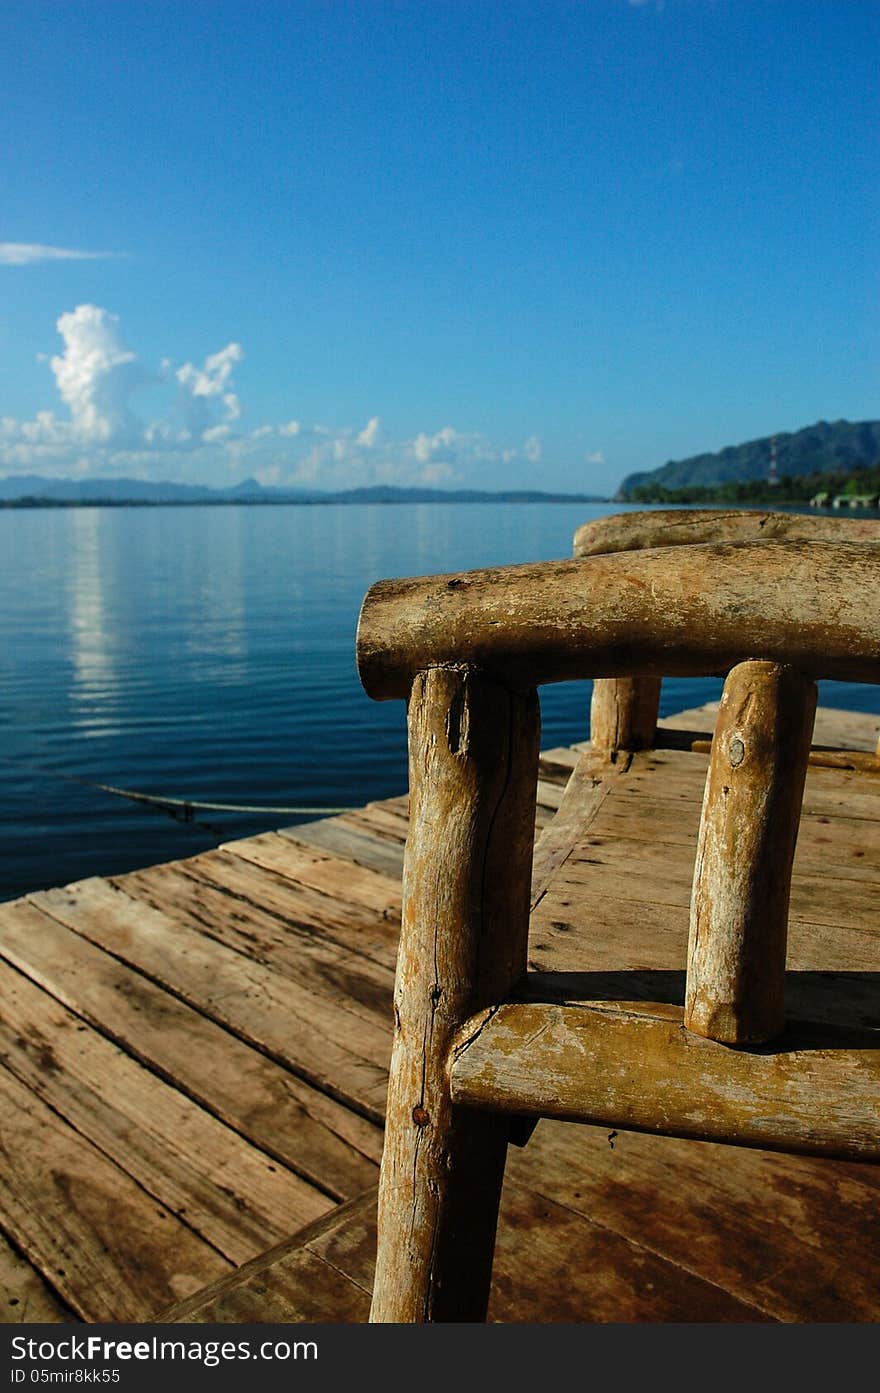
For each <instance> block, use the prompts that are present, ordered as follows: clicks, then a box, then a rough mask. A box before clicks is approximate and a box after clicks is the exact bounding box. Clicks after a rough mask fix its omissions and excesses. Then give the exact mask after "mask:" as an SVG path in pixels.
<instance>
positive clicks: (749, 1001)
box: [684, 661, 816, 1045]
mask: <svg viewBox="0 0 880 1393" xmlns="http://www.w3.org/2000/svg"><path fill="white" fill-rule="evenodd" d="M815 711H816V684H815V682H812V681H810V680H809V679H808V678H804V677H802V676H801V674H800V673H798V672H796V671H795V670H794V669H793V668H789V667H783V666H780V665H779V664H777V663H765V662H756V661H753V662H747V663H740V664H738V665H737V667H735V668H733V670H732V671H731V672H730V673H729V675H728V677H727V681H726V682H725V684H724V693H723V695H722V697H721V708H720V710H719V713H718V722H717V725H716V727H715V735H714V738H713V741H712V755H711V758H710V761H709V774H708V778H707V780H706V792H705V797H704V800H703V812H702V818H701V821H700V831H699V836H698V838H697V853H696V861H695V866H694V879H693V892H692V896H691V908H690V934H689V939H688V963H687V987H686V993H685V1009H684V1023H685V1027H686V1028H687V1029H688V1030H692V1031H694V1032H695V1033H696V1034H698V1035H704V1036H706V1037H707V1039H710V1040H723V1041H725V1042H726V1043H727V1044H732V1045H742V1044H749V1043H757V1042H760V1041H765V1040H772V1039H773V1037H774V1036H775V1035H778V1034H779V1033H780V1031H781V1030H782V1028H783V1026H784V1024H785V985H784V983H785V952H786V946H787V941H788V906H789V898H790V892H791V873H792V866H793V863H794V852H795V845H796V843H797V835H798V824H799V821H800V813H801V801H802V799H803V792H804V782H805V779H806V773H807V758H808V755H809V751H810V737H811V735H812V733H813V717H814V715H815Z"/></svg>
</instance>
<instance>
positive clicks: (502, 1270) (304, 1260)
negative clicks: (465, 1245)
mask: <svg viewBox="0 0 880 1393" xmlns="http://www.w3.org/2000/svg"><path fill="white" fill-rule="evenodd" d="M375 1209H376V1201H375V1196H370V1197H369V1198H365V1199H363V1200H362V1201H360V1202H355V1203H353V1204H351V1205H346V1206H343V1207H342V1208H340V1209H339V1210H337V1211H336V1213H335V1214H334V1215H332V1216H329V1217H328V1219H327V1220H325V1221H323V1222H322V1223H321V1224H320V1225H319V1226H318V1225H316V1226H315V1229H314V1230H312V1231H307V1232H305V1233H303V1234H302V1235H298V1237H297V1239H295V1240H293V1241H292V1242H290V1243H288V1244H285V1245H282V1246H281V1247H279V1248H278V1249H276V1250H275V1251H274V1252H272V1253H269V1254H266V1255H265V1256H264V1257H263V1258H261V1259H259V1260H258V1261H257V1262H255V1263H252V1264H250V1265H249V1267H248V1268H247V1269H242V1271H241V1272H238V1273H235V1274H234V1275H232V1276H229V1277H226V1278H223V1279H221V1280H219V1281H217V1282H215V1283H213V1284H212V1286H211V1287H209V1288H208V1289H207V1290H206V1291H205V1292H203V1293H199V1294H198V1295H197V1296H195V1297H192V1298H190V1299H189V1300H187V1301H184V1302H181V1303H179V1304H178V1305H177V1306H176V1307H174V1308H172V1310H171V1311H170V1312H166V1313H165V1316H164V1318H165V1319H168V1320H181V1321H183V1320H185V1321H190V1322H193V1323H197V1324H198V1323H215V1322H216V1323H224V1322H240V1321H254V1322H260V1321H262V1322H267V1321H280V1322H288V1321H298V1320H304V1319H306V1320H313V1321H318V1322H321V1321H337V1320H342V1321H347V1320H356V1321H363V1320H366V1318H367V1314H368V1310H369V1291H370V1288H371V1285H372V1277H373V1258H374V1254H375ZM319 1263H323V1266H319V1265H318V1264H319ZM327 1272H332V1273H333V1274H335V1277H336V1281H335V1282H334V1283H333V1285H332V1286H330V1287H329V1289H326V1290H321V1289H320V1288H319V1287H318V1286H317V1281H320V1280H321V1279H322V1278H325V1274H326V1273H327ZM310 1277H314V1278H315V1279H317V1281H315V1282H314V1283H313V1285H312V1286H311V1287H309V1286H308V1279H309V1278H310ZM340 1279H342V1282H343V1286H342V1288H341V1290H342V1293H343V1295H344V1305H343V1306H342V1307H341V1308H340V1302H339V1294H340ZM304 1288H305V1290H304ZM488 1318H489V1320H490V1321H495V1322H505V1321H523V1320H526V1321H528V1320H536V1321H542V1322H545V1323H546V1322H551V1321H555V1322H564V1321H579V1322H595V1323H600V1322H608V1321H614V1322H620V1321H652V1322H660V1321H688V1322H703V1321H725V1322H729V1321H750V1322H752V1321H755V1322H762V1321H766V1320H768V1319H771V1317H768V1316H767V1315H766V1314H765V1313H764V1312H763V1311H762V1310H761V1308H760V1307H759V1306H758V1305H756V1304H755V1303H754V1302H750V1301H747V1300H743V1299H740V1298H737V1297H735V1296H732V1295H731V1294H730V1293H729V1292H727V1291H725V1290H724V1289H723V1288H721V1287H719V1286H718V1285H717V1284H716V1283H713V1282H710V1281H707V1280H705V1279H704V1278H702V1277H700V1276H697V1275H695V1274H694V1273H692V1272H690V1271H688V1270H686V1269H684V1268H683V1267H681V1266H679V1265H677V1264H675V1263H672V1262H670V1261H669V1260H668V1259H666V1258H664V1257H662V1256H660V1255H659V1254H657V1253H655V1252H652V1251H651V1250H650V1249H649V1248H647V1247H645V1245H644V1244H642V1243H640V1242H638V1241H636V1240H634V1239H633V1238H631V1237H628V1236H626V1235H623V1234H620V1233H617V1232H615V1231H614V1230H612V1229H609V1228H608V1227H606V1226H604V1225H602V1224H599V1223H596V1222H594V1221H593V1220H592V1219H591V1218H589V1217H588V1216H586V1215H584V1214H583V1213H581V1212H579V1211H578V1209H576V1208H573V1207H571V1206H568V1205H563V1204H560V1203H558V1202H557V1201H554V1200H552V1199H550V1198H548V1197H547V1196H546V1195H544V1194H541V1193H540V1192H538V1191H536V1190H535V1189H533V1188H531V1187H528V1186H525V1185H523V1184H521V1183H519V1182H517V1181H516V1180H514V1179H512V1178H510V1179H507V1180H506V1181H505V1185H504V1193H503V1196H502V1202H501V1213H500V1216H499V1227H498V1241H497V1245H496V1250H495V1263H494V1268H493V1276H492V1290H491V1295H490V1300H489V1316H488Z"/></svg>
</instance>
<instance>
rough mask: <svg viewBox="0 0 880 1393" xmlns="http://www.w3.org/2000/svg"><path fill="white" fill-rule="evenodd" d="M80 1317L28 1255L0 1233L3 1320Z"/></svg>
mask: <svg viewBox="0 0 880 1393" xmlns="http://www.w3.org/2000/svg"><path fill="white" fill-rule="evenodd" d="M75 1321H78V1317H77V1316H76V1315H75V1314H74V1312H73V1311H72V1310H71V1309H70V1307H69V1306H68V1305H67V1304H66V1302H64V1301H62V1300H61V1297H60V1296H58V1294H57V1293H56V1292H55V1291H54V1290H53V1289H52V1287H51V1286H50V1285H49V1283H48V1282H47V1281H46V1280H45V1278H44V1277H43V1276H42V1275H41V1274H40V1273H39V1272H38V1271H37V1270H36V1268H35V1267H34V1266H33V1265H32V1264H31V1263H29V1262H28V1260H27V1258H25V1257H23V1256H22V1254H21V1253H20V1252H19V1251H18V1250H17V1249H16V1248H14V1247H13V1246H12V1244H11V1243H10V1242H8V1241H7V1239H6V1238H5V1237H4V1236H3V1235H2V1234H0V1322H2V1324H3V1325H24V1324H28V1325H33V1324H37V1323H38V1324H41V1325H49V1324H52V1325H55V1324H65V1323H73V1322H75Z"/></svg>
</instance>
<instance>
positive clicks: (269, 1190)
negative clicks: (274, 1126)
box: [0, 964, 334, 1264]
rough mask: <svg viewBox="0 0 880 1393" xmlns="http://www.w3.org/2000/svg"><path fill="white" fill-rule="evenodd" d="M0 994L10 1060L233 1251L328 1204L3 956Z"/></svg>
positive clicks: (93, 1138)
mask: <svg viewBox="0 0 880 1393" xmlns="http://www.w3.org/2000/svg"><path fill="white" fill-rule="evenodd" d="M0 1001H2V1002H3V1014H2V1019H0V1059H2V1061H3V1063H4V1064H5V1065H6V1068H7V1069H8V1070H9V1072H10V1073H11V1074H13V1075H14V1076H15V1077H16V1078H17V1079H18V1080H19V1082H20V1083H22V1084H24V1085H25V1086H26V1087H27V1088H29V1089H30V1090H31V1091H32V1092H33V1093H34V1094H35V1095H36V1096H37V1097H38V1098H40V1099H41V1100H42V1101H43V1102H44V1103H46V1104H48V1106H49V1107H51V1108H52V1109H53V1110H54V1111H55V1112H56V1113H58V1115H59V1116H60V1117H63V1118H64V1119H65V1120H66V1121H67V1122H69V1123H70V1124H71V1126H72V1127H74V1128H75V1129H76V1130H77V1132H79V1134H80V1135H81V1136H83V1137H86V1138H87V1139H88V1140H89V1141H90V1142H92V1143H93V1144H94V1145H95V1146H97V1147H98V1148H99V1149H100V1150H101V1151H102V1152H103V1153H104V1155H106V1156H108V1157H109V1158H110V1159H111V1160H112V1161H114V1162H115V1163H116V1165H118V1166H119V1168H120V1169H121V1170H124V1171H126V1172H127V1173H128V1174H129V1175H130V1176H131V1177H132V1179H133V1180H135V1181H137V1183H138V1184H139V1185H140V1186H141V1187H142V1188H143V1190H144V1191H145V1192H146V1193H147V1194H150V1195H153V1196H154V1197H155V1198H156V1199H157V1200H158V1201H159V1202H160V1203H161V1204H162V1205H164V1206H165V1207H166V1208H168V1209H169V1210H171V1211H172V1212H173V1213H174V1214H177V1215H180V1216H181V1217H184V1216H185V1222H186V1224H187V1225H188V1226H189V1227H190V1228H191V1229H193V1230H194V1232H196V1233H198V1234H199V1235H200V1236H201V1237H202V1238H204V1239H205V1240H206V1242H208V1243H210V1244H211V1245H212V1247H214V1248H216V1249H217V1250H218V1251H219V1252H221V1253H222V1254H223V1255H224V1257H227V1258H229V1260H230V1261H231V1262H233V1263H236V1264H238V1263H241V1262H244V1261H246V1259H247V1258H249V1257H253V1256H254V1254H255V1253H259V1252H262V1251H263V1249H264V1248H266V1247H268V1246H269V1244H271V1243H273V1242H277V1241H278V1239H280V1238H281V1237H282V1236H283V1235H285V1234H287V1233H290V1232H292V1231H293V1230H295V1229H298V1228H301V1227H302V1226H303V1225H304V1224H306V1223H309V1222H310V1221H311V1220H313V1219H315V1218H317V1217H318V1216H319V1215H320V1214H324V1213H326V1211H327V1210H328V1209H330V1208H332V1207H334V1206H333V1201H332V1200H331V1199H329V1198H328V1197H327V1196H326V1195H324V1194H322V1193H321V1192H320V1191H318V1190H316V1189H315V1188H314V1187H313V1186H311V1185H308V1184H307V1183H306V1182H305V1181H303V1180H302V1179H300V1177H299V1176H296V1175H293V1174H291V1173H290V1172H289V1171H287V1170H286V1169H285V1168H284V1167H282V1166H279V1165H278V1164H277V1162H275V1161H274V1160H273V1158H271V1157H269V1156H266V1155H265V1154H263V1153H261V1152H259V1151H257V1150H255V1148H254V1147H252V1146H251V1145H250V1144H249V1143H247V1142H246V1141H244V1139H243V1138H242V1137H240V1136H239V1135H238V1133H237V1132H233V1131H232V1130H231V1129H230V1128H228V1127H225V1126H224V1125H223V1124H222V1123H220V1122H218V1121H217V1120H216V1119H215V1118H213V1117H212V1116H211V1115H210V1114H209V1113H206V1112H205V1111H204V1110H203V1109H201V1108H200V1107H198V1106H197V1105H196V1104H195V1103H193V1102H191V1101H190V1099H188V1098H186V1097H185V1096H183V1095H182V1094H180V1093H179V1092H178V1091H177V1090H176V1089H174V1088H173V1087H171V1086H170V1085H169V1084H167V1083H165V1082H163V1081H162V1080H161V1079H159V1078H158V1077H157V1076H156V1075H155V1074H153V1073H152V1072H151V1071H149V1070H148V1069H145V1068H144V1067H143V1065H141V1064H138V1063H137V1062H136V1061H135V1060H133V1059H131V1058H130V1056H128V1055H126V1054H124V1053H123V1052H122V1050H120V1049H119V1048H118V1047H117V1046H116V1045H114V1044H112V1043H111V1042H110V1041H109V1040H106V1039H105V1038H104V1037H103V1036H101V1035H99V1034H98V1033H97V1032H96V1031H93V1030H83V1028H82V1021H81V1020H80V1019H79V1017H78V1016H74V1015H73V1013H72V1012H70V1011H68V1010H67V1009H66V1008H64V1007H63V1006H61V1005H59V1003H58V1002H56V1001H55V1000H54V998H52V997H51V996H49V995H48V994H47V993H46V992H44V991H41V990H40V989H39V988H38V987H35V986H33V984H32V983H31V982H29V981H28V979H27V978H26V977H24V976H23V975H22V974H21V973H19V972H15V971H13V970H12V969H11V968H9V967H7V966H6V964H2V965H0ZM9 1146H10V1147H13V1146H14V1141H12V1140H11V1141H10V1142H9Z"/></svg>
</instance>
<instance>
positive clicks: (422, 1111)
mask: <svg viewBox="0 0 880 1393" xmlns="http://www.w3.org/2000/svg"><path fill="white" fill-rule="evenodd" d="M412 1120H413V1122H414V1123H415V1124H416V1126H417V1127H427V1125H428V1123H429V1122H430V1121H431V1115H430V1113H429V1112H428V1110H427V1108H423V1107H422V1105H421V1103H416V1106H415V1107H414V1108H413V1110H412Z"/></svg>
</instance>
